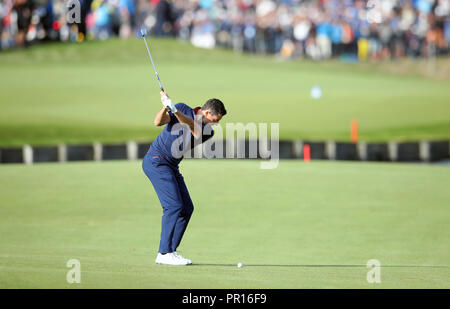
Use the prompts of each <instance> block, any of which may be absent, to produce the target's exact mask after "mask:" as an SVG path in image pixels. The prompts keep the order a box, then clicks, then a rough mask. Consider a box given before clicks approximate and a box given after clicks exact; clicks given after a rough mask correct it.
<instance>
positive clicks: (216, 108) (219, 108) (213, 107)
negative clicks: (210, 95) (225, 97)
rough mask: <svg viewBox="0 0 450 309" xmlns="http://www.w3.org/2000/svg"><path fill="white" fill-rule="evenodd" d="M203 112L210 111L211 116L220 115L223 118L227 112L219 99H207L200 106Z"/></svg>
mask: <svg viewBox="0 0 450 309" xmlns="http://www.w3.org/2000/svg"><path fill="white" fill-rule="evenodd" d="M202 109H203V110H207V109H208V110H210V111H211V114H212V115H219V114H220V115H222V116H225V115H226V114H227V110H226V109H225V106H224V105H223V103H222V101H220V100H219V99H209V100H208V101H206V103H205V104H203V106H202Z"/></svg>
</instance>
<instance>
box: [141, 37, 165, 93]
mask: <svg viewBox="0 0 450 309" xmlns="http://www.w3.org/2000/svg"><path fill="white" fill-rule="evenodd" d="M139 32H140V35H141V36H142V38H143V39H144V42H145V46H146V47H147V51H148V55H149V57H150V61H151V62H152V65H153V69H154V70H155V75H156V78H157V80H158V84H159V88H160V89H161V91H164V88H163V86H162V84H161V80H160V79H159V75H158V72H157V71H156V67H155V63H154V62H153V58H152V54H151V53H150V48H148V44H147V40H146V39H145V35H146V30H145V29H140V31H139Z"/></svg>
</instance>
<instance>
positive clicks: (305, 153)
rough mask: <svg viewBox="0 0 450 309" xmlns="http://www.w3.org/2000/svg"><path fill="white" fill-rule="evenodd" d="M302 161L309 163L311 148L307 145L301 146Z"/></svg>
mask: <svg viewBox="0 0 450 309" xmlns="http://www.w3.org/2000/svg"><path fill="white" fill-rule="evenodd" d="M303 160H304V161H305V162H309V161H310V160H311V148H310V147H309V145H308V144H306V145H304V146H303Z"/></svg>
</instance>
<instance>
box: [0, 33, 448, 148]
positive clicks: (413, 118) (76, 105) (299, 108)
mask: <svg viewBox="0 0 450 309" xmlns="http://www.w3.org/2000/svg"><path fill="white" fill-rule="evenodd" d="M150 46H151V50H152V54H153V57H154V59H155V61H156V64H157V67H158V70H159V73H160V75H161V79H162V82H163V84H164V86H165V88H166V90H167V91H168V93H169V94H170V95H171V97H172V98H173V100H174V101H183V102H186V103H187V104H189V105H191V106H198V105H202V103H203V102H204V101H205V100H206V99H208V98H211V97H218V98H220V99H222V100H223V101H224V102H225V104H226V106H227V109H228V111H229V114H228V115H227V116H226V118H224V121H227V122H244V123H247V122H279V123H280V137H281V138H282V139H294V138H296V139H309V140H312V139H314V140H328V139H335V140H339V141H349V139H350V133H349V131H350V121H351V120H352V119H358V120H359V128H360V139H361V140H365V141H388V140H399V141H401V140H420V139H430V140H437V139H448V138H450V92H449V91H448V90H449V81H448V79H445V78H444V79H442V78H441V79H432V78H427V77H423V76H419V75H418V74H415V73H411V74H405V73H402V74H393V73H391V72H383V70H381V69H378V68H377V67H376V66H373V65H367V64H361V65H354V64H343V63H339V62H336V61H326V62H319V63H315V62H310V61H293V62H283V61H279V60H277V59H275V58H272V57H265V56H257V57H251V56H248V55H237V54H234V53H232V52H230V51H225V50H213V51H210V50H202V49H196V48H194V47H192V46H191V45H189V44H186V43H181V42H178V41H174V40H162V39H153V38H152V39H150ZM439 63H440V64H442V66H445V65H446V64H447V63H448V59H447V60H446V59H444V60H443V62H442V63H441V62H439ZM383 65H384V66H386V64H383ZM396 65H397V64H395V63H392V67H393V68H395V66H396ZM401 65H402V66H401V68H402V70H403V71H402V72H404V71H405V70H406V69H405V65H404V64H401ZM393 71H395V69H393ZM444 74H445V73H444ZM316 84H318V85H320V86H321V87H322V89H323V97H322V98H321V99H320V100H313V99H312V98H311V97H310V96H309V90H310V88H311V86H313V85H316ZM158 92H159V91H158V86H157V83H156V80H155V77H154V73H153V70H152V66H151V64H150V61H149V59H148V56H147V53H146V50H145V46H144V44H143V42H141V41H139V40H137V39H130V40H126V41H124V40H110V41H106V42H87V43H83V44H47V45H41V46H36V47H33V48H30V49H28V50H20V51H8V52H2V53H0V110H1V113H0V146H13V145H22V144H24V143H28V144H33V145H39V144H54V143H59V142H66V143H85V142H93V141H104V142H119V141H125V140H129V139H133V140H138V141H147V140H152V139H154V138H155V137H156V135H157V134H158V133H159V130H160V129H159V128H156V127H154V126H153V125H152V119H153V117H154V114H155V113H156V111H157V110H158V109H159V107H160V106H161V105H160V102H159V94H158Z"/></svg>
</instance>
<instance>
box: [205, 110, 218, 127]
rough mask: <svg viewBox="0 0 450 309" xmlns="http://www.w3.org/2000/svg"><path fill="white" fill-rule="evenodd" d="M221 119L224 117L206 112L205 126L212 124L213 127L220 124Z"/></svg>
mask: <svg viewBox="0 0 450 309" xmlns="http://www.w3.org/2000/svg"><path fill="white" fill-rule="evenodd" d="M220 119H222V115H220V114H219V115H211V113H210V111H206V113H205V115H204V117H203V121H204V123H205V124H207V123H210V124H212V125H214V124H218V123H219V121H220Z"/></svg>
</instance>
